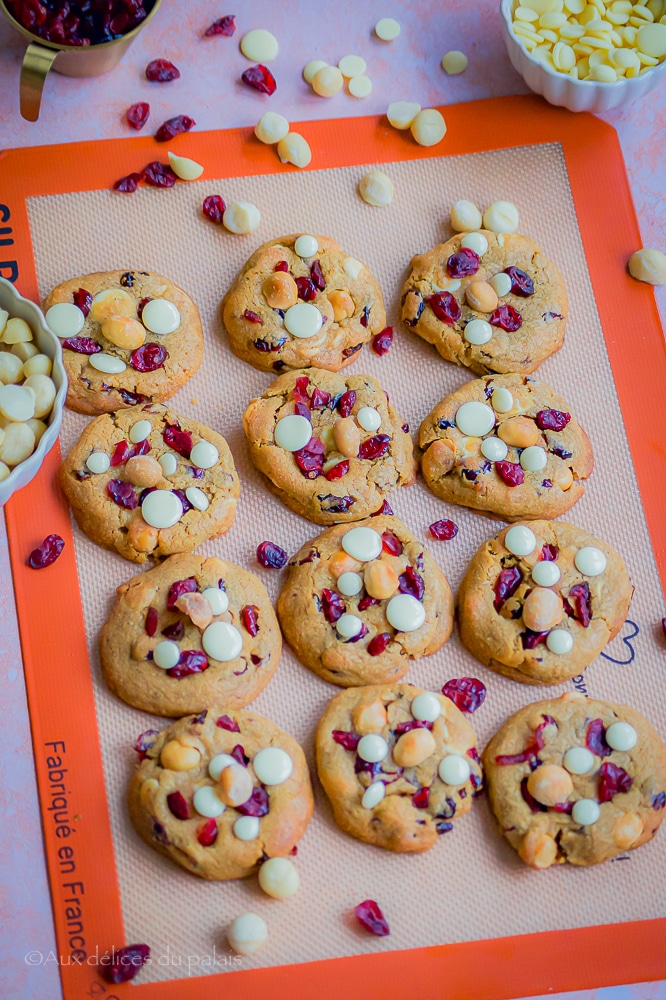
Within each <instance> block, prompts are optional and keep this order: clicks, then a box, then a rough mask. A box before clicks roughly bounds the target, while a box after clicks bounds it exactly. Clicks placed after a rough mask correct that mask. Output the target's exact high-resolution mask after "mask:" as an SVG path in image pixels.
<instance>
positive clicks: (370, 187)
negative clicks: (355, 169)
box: [358, 170, 393, 208]
mask: <svg viewBox="0 0 666 1000" xmlns="http://www.w3.org/2000/svg"><path fill="white" fill-rule="evenodd" d="M358 193H359V194H360V196H361V198H362V199H363V201H365V202H367V203H368V205H373V206H374V207H375V208H383V207H384V206H385V205H390V204H391V202H392V201H393V181H392V180H391V178H390V177H388V176H387V174H385V173H384V172H383V171H381V170H370V171H369V172H368V173H367V174H364V175H363V177H361V179H360V181H359V183H358Z"/></svg>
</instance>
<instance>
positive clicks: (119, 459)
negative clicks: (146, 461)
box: [111, 441, 132, 467]
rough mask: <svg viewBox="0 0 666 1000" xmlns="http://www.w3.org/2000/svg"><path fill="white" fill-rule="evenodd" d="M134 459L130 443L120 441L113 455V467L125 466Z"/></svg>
mask: <svg viewBox="0 0 666 1000" xmlns="http://www.w3.org/2000/svg"><path fill="white" fill-rule="evenodd" d="M131 457H132V447H131V445H130V443H129V441H119V442H118V444H117V445H116V446H115V448H114V449H113V454H112V455H111V466H112V467H115V466H117V465H124V464H125V462H126V461H127V460H128V458H131Z"/></svg>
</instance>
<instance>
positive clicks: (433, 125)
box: [411, 108, 487, 228]
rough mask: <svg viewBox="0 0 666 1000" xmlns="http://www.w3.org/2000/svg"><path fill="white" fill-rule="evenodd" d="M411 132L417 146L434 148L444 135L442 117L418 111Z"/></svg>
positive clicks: (438, 114)
mask: <svg viewBox="0 0 666 1000" xmlns="http://www.w3.org/2000/svg"><path fill="white" fill-rule="evenodd" d="M411 132H412V135H413V137H414V139H415V140H416V142H418V144H419V146H436V145H437V143H438V142H441V141H442V139H443V138H444V136H445V135H446V122H445V121H444V116H443V115H442V114H441V112H439V111H437V109H436V108H426V109H425V110H424V111H419V113H418V115H417V116H416V118H415V119H414V121H413V122H412V124H411ZM486 228H487V227H486Z"/></svg>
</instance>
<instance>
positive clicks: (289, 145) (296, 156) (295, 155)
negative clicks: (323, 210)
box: [277, 74, 342, 168]
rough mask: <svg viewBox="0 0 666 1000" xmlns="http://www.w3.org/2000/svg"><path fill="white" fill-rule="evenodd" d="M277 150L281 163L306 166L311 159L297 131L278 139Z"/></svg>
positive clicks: (310, 153) (309, 152)
mask: <svg viewBox="0 0 666 1000" xmlns="http://www.w3.org/2000/svg"><path fill="white" fill-rule="evenodd" d="M340 78H342V74H341V75H340ZM277 151H278V156H279V157H280V159H281V160H282V162H283V163H291V164H293V166H295V167H301V168H303V167H307V166H308V164H309V163H310V162H311V160H312V150H311V149H310V146H309V145H308V143H307V141H306V140H305V139H304V138H303V136H302V135H300V133H299V132H289V134H288V135H286V136H285V137H284V139H280V141H279V142H278V146H277Z"/></svg>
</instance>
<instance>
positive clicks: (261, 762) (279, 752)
mask: <svg viewBox="0 0 666 1000" xmlns="http://www.w3.org/2000/svg"><path fill="white" fill-rule="evenodd" d="M252 767H253V768H254V773H255V774H256V776H257V778H258V779H259V781H260V782H261V783H262V785H281V784H283V782H285V781H288V780H289V778H290V777H291V774H292V771H293V770H294V762H293V760H292V759H291V757H290V756H289V754H288V753H287V751H286V750H283V749H282V747H264V749H263V750H260V751H259V753H258V754H256V755H255V757H254V760H253V761H252Z"/></svg>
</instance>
